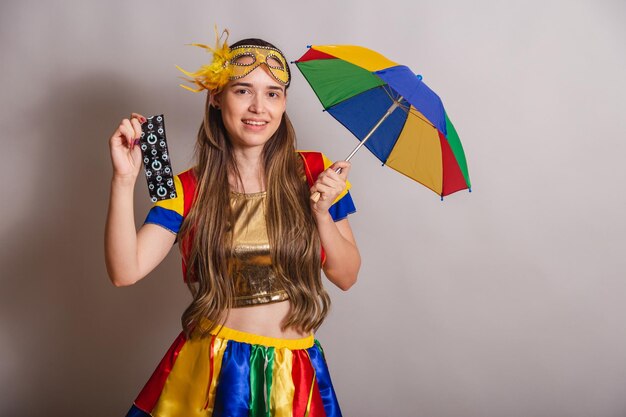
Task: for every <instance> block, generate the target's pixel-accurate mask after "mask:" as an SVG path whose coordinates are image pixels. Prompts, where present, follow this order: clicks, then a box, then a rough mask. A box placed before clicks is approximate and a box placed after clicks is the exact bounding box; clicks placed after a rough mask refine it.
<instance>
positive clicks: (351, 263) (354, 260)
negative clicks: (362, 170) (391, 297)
mask: <svg viewBox="0 0 626 417" xmlns="http://www.w3.org/2000/svg"><path fill="white" fill-rule="evenodd" d="M337 168H341V169H342V171H341V174H337V173H336V172H335V170H336V169H337ZM349 171H350V163H349V162H345V161H340V162H335V163H334V164H333V165H331V166H330V167H329V168H328V169H327V170H325V171H324V172H322V173H321V174H320V175H319V177H318V178H317V181H316V182H315V184H313V187H311V194H314V193H315V192H319V193H320V198H319V200H318V201H317V202H313V201H312V202H311V206H312V208H313V215H314V218H315V222H316V224H317V230H318V232H319V235H320V239H321V241H322V247H323V248H324V251H325V253H326V261H325V262H324V265H323V269H324V274H325V275H326V276H327V277H328V279H329V280H330V281H331V282H332V283H333V284H335V285H336V286H337V287H339V288H341V289H342V290H344V291H347V290H348V289H349V288H350V287H351V286H352V285H354V283H355V282H356V280H357V275H358V273H359V268H360V267H361V255H360V254H359V249H358V248H357V245H356V241H355V240H354V235H353V234H352V228H351V227H350V223H348V219H342V220H339V221H337V222H335V221H334V220H333V218H332V216H331V215H330V213H329V211H328V209H329V208H330V206H331V205H332V204H333V202H334V201H335V199H336V198H337V197H338V196H339V195H340V194H341V193H342V192H343V190H344V189H345V188H346V178H347V177H348V172H349Z"/></svg>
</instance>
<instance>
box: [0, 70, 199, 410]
mask: <svg viewBox="0 0 626 417" xmlns="http://www.w3.org/2000/svg"><path fill="white" fill-rule="evenodd" d="M94 79H96V80H99V82H98V83H94V82H93V80H94ZM131 90H132V91H137V89H136V88H135V87H134V86H133V88H131V86H130V85H129V84H128V83H126V82H125V81H124V80H122V79H116V78H112V77H111V75H110V74H89V77H88V78H87V77H85V78H84V79H78V80H76V79H75V80H71V83H69V82H68V84H67V85H63V84H61V83H59V84H57V85H54V86H52V87H51V89H50V92H49V95H48V99H47V100H46V101H43V102H41V103H40V105H39V106H38V108H33V109H32V114H35V115H39V116H38V117H37V119H36V120H35V121H34V122H33V124H32V125H31V126H30V129H32V131H38V132H37V133H39V136H40V137H42V138H44V140H42V143H39V144H37V146H36V147H35V149H39V151H38V152H41V154H42V155H43V156H44V157H42V158H38V159H40V160H41V161H44V162H43V163H44V164H45V166H43V167H41V168H40V171H39V172H40V173H41V175H40V178H38V179H37V184H38V185H37V189H36V195H37V198H36V199H35V202H36V204H33V205H31V206H30V207H29V209H28V211H25V212H23V213H22V216H21V218H20V221H19V222H16V223H14V224H12V225H11V226H10V227H9V228H8V234H7V236H11V240H10V241H9V243H10V245H7V247H5V248H4V249H5V250H3V251H2V254H1V255H0V256H1V264H2V271H3V272H2V273H3V274H6V275H5V279H4V280H3V281H4V282H3V289H2V291H1V292H0V328H2V329H3V330H2V332H3V338H5V337H6V340H4V341H3V342H2V344H3V345H6V350H7V353H8V356H9V357H7V358H3V360H7V363H8V365H6V366H2V367H1V368H0V369H2V370H3V371H2V372H3V373H4V375H0V378H1V379H2V384H1V386H2V391H4V392H3V393H2V394H0V415H3V416H5V415H6V416H9V415H10V416H13V417H20V416H34V415H47V416H72V415H90V416H94V417H97V416H114V415H125V413H126V411H127V409H128V407H130V405H131V403H132V401H133V400H134V398H135V396H136V394H137V393H138V392H139V390H140V389H141V387H142V386H143V384H144V383H145V381H147V379H148V377H149V376H150V374H151V372H152V371H153V369H154V367H155V366H156V364H157V363H158V360H160V358H161V356H162V355H163V354H164V353H165V351H166V349H167V347H168V346H169V344H170V343H171V341H172V340H173V339H174V337H175V336H176V334H177V332H179V331H180V324H179V319H180V314H181V313H182V311H183V309H184V307H185V306H186V304H187V303H188V302H189V298H188V296H187V294H186V291H187V290H186V288H185V286H184V285H181V272H180V265H179V256H178V253H177V252H178V251H177V248H175V249H174V250H173V251H172V253H173V255H172V254H170V256H169V257H168V258H167V259H166V261H165V262H164V263H163V264H162V265H161V266H160V267H159V269H158V272H156V273H155V274H154V275H156V276H160V277H163V276H166V277H167V278H166V279H156V278H155V277H154V276H153V277H152V279H150V280H145V282H144V281H142V282H141V283H139V284H137V285H135V286H133V287H128V288H124V289H118V288H115V287H114V286H113V285H111V284H110V282H109V280H108V277H107V274H106V269H105V265H104V256H103V233H104V222H105V216H106V210H107V204H108V194H109V184H110V178H111V164H110V159H109V154H108V142H107V141H108V138H109V137H110V135H111V134H112V132H113V131H114V130H115V128H116V127H117V125H118V123H119V121H120V120H121V119H122V118H123V117H128V116H127V114H128V113H129V112H130V111H131V109H132V108H133V107H134V106H136V104H138V103H137V99H142V97H141V96H140V97H131V96H130V95H129V91H131ZM143 101H145V97H144V98H143ZM135 108H136V107H135ZM44 133H45V134H44ZM24 169H28V167H27V166H24ZM16 174H17V173H16ZM138 181H139V182H140V183H141V182H145V179H144V178H143V175H142V174H140V177H139V178H138ZM145 188H146V187H145V185H144V184H140V186H139V190H138V191H137V193H136V194H137V196H136V203H137V204H136V209H135V210H136V213H137V216H136V221H137V223H138V224H140V223H141V221H142V220H143V216H144V215H145V213H146V211H147V209H148V207H149V201H148V195H147V191H146V190H145ZM164 300H167V303H164V302H163V301H164ZM5 370H6V372H5ZM2 397H4V398H2Z"/></svg>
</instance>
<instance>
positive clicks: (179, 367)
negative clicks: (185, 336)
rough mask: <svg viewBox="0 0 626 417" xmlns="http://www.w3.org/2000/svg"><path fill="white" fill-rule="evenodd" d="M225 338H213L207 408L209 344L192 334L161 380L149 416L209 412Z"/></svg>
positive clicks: (196, 415) (203, 415) (194, 416)
mask: <svg viewBox="0 0 626 417" xmlns="http://www.w3.org/2000/svg"><path fill="white" fill-rule="evenodd" d="M226 345H227V341H226V340H224V339H220V338H217V337H216V338H215V343H214V345H213V380H212V381H211V384H210V391H209V402H208V409H204V406H205V404H206V403H207V390H208V389H209V373H210V368H209V367H210V354H209V350H210V347H211V343H210V342H209V341H207V340H203V339H202V338H200V337H192V338H191V339H189V340H187V341H186V342H185V344H184V345H183V347H182V348H181V350H180V352H179V354H178V358H177V359H176V362H175V363H174V366H173V367H172V370H171V371H170V374H169V376H168V378H167V381H166V382H165V386H164V387H163V391H162V392H161V396H160V397H159V401H158V402H157V404H156V405H155V407H154V409H153V410H152V416H153V417H175V416H186V417H206V416H207V415H211V413H212V412H213V404H214V403H215V390H216V388H217V378H218V376H219V374H220V368H221V364H222V357H223V356H224V350H226Z"/></svg>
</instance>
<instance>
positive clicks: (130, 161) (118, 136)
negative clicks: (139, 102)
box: [109, 113, 146, 183]
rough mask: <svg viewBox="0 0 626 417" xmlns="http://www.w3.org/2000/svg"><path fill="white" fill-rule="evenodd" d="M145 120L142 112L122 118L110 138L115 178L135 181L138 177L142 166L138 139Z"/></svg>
mask: <svg viewBox="0 0 626 417" xmlns="http://www.w3.org/2000/svg"><path fill="white" fill-rule="evenodd" d="M145 121H146V118H145V117H144V116H142V115H141V114H139V113H132V114H131V116H130V119H124V120H122V122H121V123H120V125H119V126H118V128H117V130H116V131H115V132H114V133H113V136H111V139H109V148H110V151H111V162H112V163H113V177H114V178H117V179H122V180H130V181H132V182H133V183H134V182H135V180H136V179H137V175H138V174H139V171H140V169H141V166H142V162H141V149H140V147H139V146H138V139H139V138H140V137H141V124H142V123H144V122H145Z"/></svg>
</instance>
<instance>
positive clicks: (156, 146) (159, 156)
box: [139, 114, 176, 203]
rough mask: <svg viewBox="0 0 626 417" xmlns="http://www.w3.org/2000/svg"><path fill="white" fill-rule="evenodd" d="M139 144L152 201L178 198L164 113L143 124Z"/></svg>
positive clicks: (149, 118) (150, 118)
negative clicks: (168, 147) (166, 136)
mask: <svg viewBox="0 0 626 417" xmlns="http://www.w3.org/2000/svg"><path fill="white" fill-rule="evenodd" d="M139 144H140V146H141V154H142V157H143V166H144V170H145V173H146V180H148V192H149V193H150V199H151V200H152V202H153V203H156V202H157V201H159V200H167V199H170V198H176V186H175V185H174V175H173V172H172V163H171V162H170V156H169V153H168V151H167V140H166V138H165V120H164V118H163V115H162V114H159V115H156V116H152V117H148V119H147V120H146V122H145V123H143V124H142V125H141V139H139Z"/></svg>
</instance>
